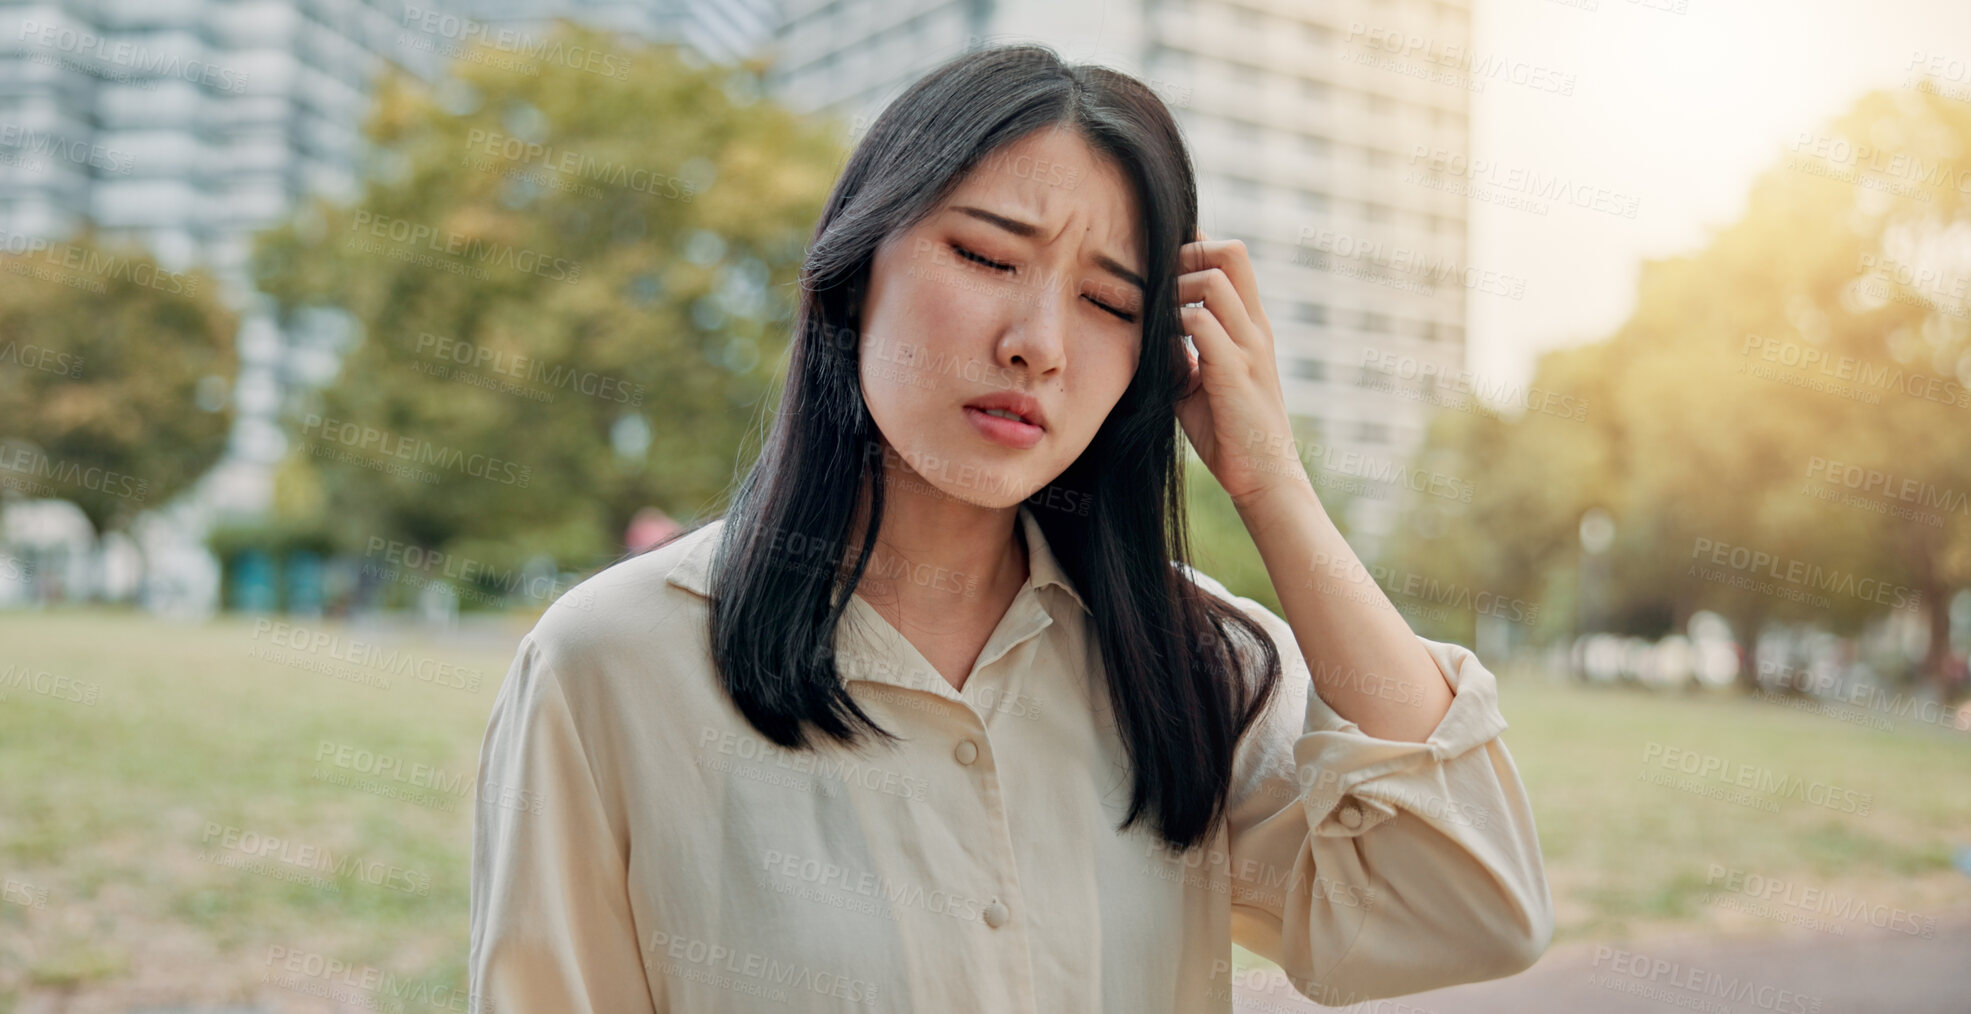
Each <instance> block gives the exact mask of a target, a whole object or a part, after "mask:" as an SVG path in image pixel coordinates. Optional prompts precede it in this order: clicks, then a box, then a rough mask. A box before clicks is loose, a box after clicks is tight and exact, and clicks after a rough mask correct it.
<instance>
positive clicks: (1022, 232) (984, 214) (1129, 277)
mask: <svg viewBox="0 0 1971 1014" xmlns="http://www.w3.org/2000/svg"><path fill="white" fill-rule="evenodd" d="M951 210H953V211H960V212H964V213H965V214H967V215H970V216H972V217H973V218H976V219H980V220H982V221H986V222H991V223H992V224H994V225H996V226H998V227H1000V228H1001V229H1004V230H1006V231H1007V232H1010V233H1012V234H1013V235H1015V236H1023V237H1025V238H1027V239H1032V238H1034V237H1035V236H1038V235H1040V226H1037V225H1035V224H1033V223H1032V222H1022V221H1020V220H1019V219H1016V218H1007V217H1006V216H1005V215H998V214H994V213H992V212H990V211H987V210H985V209H984V208H974V207H972V206H971V205H969V204H954V205H952V206H951ZM1095 263H1096V264H1099V265H1101V266H1102V267H1103V268H1106V269H1108V271H1109V273H1110V274H1113V275H1116V276H1117V277H1120V278H1122V279H1123V280H1125V281H1127V282H1129V283H1130V284H1131V285H1134V286H1136V287H1137V288H1138V289H1142V290H1145V291H1147V290H1148V289H1149V286H1148V285H1146V284H1144V282H1143V276H1141V275H1139V274H1137V273H1136V272H1134V271H1131V270H1129V269H1128V268H1126V267H1123V266H1122V265H1121V264H1119V263H1117V262H1116V260H1115V258H1113V257H1110V256H1109V255H1108V254H1105V253H1097V254H1096V255H1095Z"/></svg>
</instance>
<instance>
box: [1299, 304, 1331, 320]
mask: <svg viewBox="0 0 1971 1014" xmlns="http://www.w3.org/2000/svg"><path fill="white" fill-rule="evenodd" d="M1298 311H1299V312H1298V314H1297V316H1298V317H1299V318H1300V320H1301V322H1302V323H1306V324H1326V323H1327V322H1328V308H1327V307H1325V306H1323V305H1321V304H1320V303H1301V304H1298Z"/></svg>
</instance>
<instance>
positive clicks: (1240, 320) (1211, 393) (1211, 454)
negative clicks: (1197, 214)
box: [1177, 229, 1312, 510]
mask: <svg viewBox="0 0 1971 1014" xmlns="http://www.w3.org/2000/svg"><path fill="white" fill-rule="evenodd" d="M1177 263H1178V271H1179V274H1178V276H1177V296H1178V301H1179V302H1180V303H1195V302H1198V301H1200V300H1202V301H1203V303H1204V305H1203V306H1183V307H1180V309H1179V314H1180V315H1181V316H1182V318H1183V321H1184V329H1185V330H1186V331H1187V332H1188V333H1189V334H1190V335H1191V338H1192V340H1193V341H1195V342H1196V343H1197V351H1196V352H1190V351H1188V350H1187V351H1186V353H1185V354H1186V356H1188V357H1189V359H1190V361H1191V379H1190V383H1189V384H1188V385H1187V386H1186V387H1185V392H1186V393H1185V396H1184V398H1183V400H1182V401H1179V402H1178V403H1177V419H1178V421H1179V422H1181V423H1182V424H1183V426H1184V433H1185V435H1186V436H1188V437H1189V438H1190V440H1191V446H1193V447H1195V448H1197V450H1198V457H1199V458H1200V459H1202V460H1203V461H1204V463H1205V467H1207V468H1209V469H1211V474H1212V475H1213V476H1214V477H1215V478H1217V479H1218V484H1219V485H1220V486H1223V487H1224V488H1225V492H1227V493H1229V494H1231V496H1232V503H1233V504H1234V505H1236V506H1238V507H1239V508H1240V509H1241V510H1243V509H1244V508H1245V507H1246V506H1248V505H1249V504H1251V503H1252V502H1254V501H1256V500H1260V499H1263V498H1265V497H1266V495H1267V494H1269V493H1271V492H1273V491H1274V490H1278V489H1293V488H1296V487H1298V488H1300V489H1305V490H1311V489H1312V484H1311V483H1310V482H1309V481H1308V478H1307V472H1306V470H1305V469H1304V468H1303V467H1302V466H1301V463H1300V459H1299V453H1298V449H1297V448H1295V446H1294V443H1293V427H1292V425H1291V423H1290V422H1289V421H1288V418H1287V404H1286V395H1285V394H1284V393H1282V391H1281V389H1280V368H1279V363H1278V361H1277V360H1276V359H1275V358H1274V356H1273V327H1272V325H1271V324H1268V323H1267V321H1266V313H1265V311H1264V310H1261V309H1260V307H1259V288H1258V283H1257V282H1256V281H1255V279H1254V276H1253V270H1252V261H1251V260H1250V259H1249V258H1248V257H1247V256H1246V245H1245V244H1244V243H1243V242H1241V241H1239V240H1236V239H1222V240H1211V239H1206V238H1205V235H1204V230H1203V229H1199V230H1198V233H1197V239H1196V240H1194V241H1193V242H1190V243H1186V244H1184V245H1183V247H1181V248H1180V249H1179V250H1178V262H1177Z"/></svg>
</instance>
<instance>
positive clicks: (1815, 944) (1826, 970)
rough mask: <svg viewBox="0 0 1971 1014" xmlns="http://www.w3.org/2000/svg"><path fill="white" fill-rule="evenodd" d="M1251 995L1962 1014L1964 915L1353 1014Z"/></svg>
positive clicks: (1969, 921) (1719, 1013)
mask: <svg viewBox="0 0 1971 1014" xmlns="http://www.w3.org/2000/svg"><path fill="white" fill-rule="evenodd" d="M1659 962H1660V964H1659ZM1253 985H1254V986H1255V987H1257V988H1247V989H1242V990H1239V991H1238V992H1237V993H1235V994H1234V1002H1233V1009H1234V1010H1235V1011H1236V1012H1238V1014H1309V1012H1316V1011H1338V1010H1340V1011H1353V1012H1359V1014H1668V1012H1672V1011H1688V1012H1696V1014H1850V1012H1854V1014H1967V1012H1971V912H1959V913H1955V914H1953V915H1950V916H1946V917H1940V918H1938V920H1937V925H1936V932H1935V934H1934V935H1933V936H1932V937H1931V938H1930V939H1928V940H1925V939H1922V938H1921V937H1916V936H1909V935H1905V934H1901V933H1888V932H1884V931H1879V930H1871V931H1870V932H1869V933H1868V934H1867V935H1863V934H1859V933H1855V932H1853V931H1850V933H1849V934H1848V935H1847V936H1837V935H1835V934H1832V933H1820V932H1813V931H1797V932H1793V933H1789V934H1788V935H1786V936H1778V937H1772V938H1768V939H1762V940H1723V941H1720V940H1706V939H1702V938H1681V939H1676V940H1667V941H1663V942H1658V943H1640V944H1633V945H1629V946H1627V947H1622V948H1618V947H1616V946H1615V945H1612V944H1600V945H1597V944H1592V943H1574V944H1567V945H1563V946H1557V947H1554V948H1552V949H1551V950H1549V951H1548V952H1547V954H1546V955H1545V956H1544V957H1542V958H1541V959H1540V961H1539V963H1538V964H1536V965H1534V966H1533V967H1532V968H1529V969H1527V970H1526V971H1524V972H1521V973H1520V974H1518V975H1515V976H1512V977H1511V978H1507V979H1497V980H1494V981H1492V982H1478V983H1472V984H1470V985H1465V986H1455V987H1452V988H1450V989H1439V990H1433V991H1431V992H1428V993H1417V994H1415V995H1412V996H1406V997H1399V998H1394V999H1388V1000H1374V1001H1368V1002H1364V1003H1359V1004H1356V1005H1354V1006H1351V1007H1320V1006H1316V1005H1315V1004H1313V1003H1311V1002H1309V1001H1308V1000H1306V999H1305V998H1303V997H1301V996H1299V995H1298V994H1296V993H1295V992H1294V991H1293V989H1292V988H1291V987H1290V986H1288V985H1287V983H1286V980H1285V979H1283V978H1279V975H1278V973H1277V972H1276V973H1273V975H1272V977H1271V978H1270V981H1268V982H1264V983H1259V982H1255V983H1254V984H1253ZM1741 988H1743V989H1745V992H1743V993H1741V992H1740V990H1741ZM1734 997H1737V998H1738V999H1733V998H1734ZM1816 1001H1818V1006H1816V1005H1815V1002H1816Z"/></svg>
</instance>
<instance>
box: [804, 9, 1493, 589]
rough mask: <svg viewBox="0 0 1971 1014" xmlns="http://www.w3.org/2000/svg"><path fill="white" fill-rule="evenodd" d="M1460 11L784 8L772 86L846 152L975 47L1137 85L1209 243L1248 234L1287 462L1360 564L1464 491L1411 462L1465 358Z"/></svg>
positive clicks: (1466, 53)
mask: <svg viewBox="0 0 1971 1014" xmlns="http://www.w3.org/2000/svg"><path fill="white" fill-rule="evenodd" d="M1470 37H1471V13H1470V7H1469V5H1468V3H1466V2H1464V0H1459V2H1455V3H1442V2H1432V0H1320V2H1316V0H1244V2H1238V0H1134V2H1116V0H862V2H857V3H848V2H843V0H786V2H785V5H784V8H783V19H782V21H781V23H780V25H779V28H778V30H777V31H776V34H775V37H774V41H773V46H772V49H771V50H770V51H769V57H770V59H771V60H772V61H773V62H772V66H771V70H770V71H769V77H768V87H769V88H770V89H771V90H772V91H773V92H774V94H775V95H776V96H777V97H778V98H779V99H780V100H781V101H782V102H784V103H786V104H788V105H790V106H793V107H794V108H796V109H799V110H802V111H805V112H812V113H816V114H823V115H832V116H834V117H837V118H838V119H839V121H840V122H841V123H842V125H843V127H844V129H845V130H846V131H847V132H848V135H849V136H848V137H847V138H845V140H850V141H852V140H853V139H854V137H855V136H857V135H859V134H860V132H861V131H862V130H865V129H866V128H867V126H868V125H869V124H870V123H871V122H873V120H874V118H875V116H876V115H877V114H878V113H880V112H881V110H882V109H883V107H884V106H885V105H887V104H888V103H889V101H890V100H891V99H893V98H895V97H896V96H897V95H898V94H899V93H900V92H901V91H902V89H903V88H904V87H905V86H906V85H908V84H909V83H910V82H911V81H913V80H915V79H916V78H918V77H919V76H921V75H923V74H924V73H925V72H926V71H929V70H930V69H932V68H933V67H935V66H937V65H938V64H940V63H942V62H944V61H945V60H947V59H949V58H951V57H952V56H955V55H957V54H959V53H961V52H964V51H966V50H968V49H972V48H977V47H979V46H981V45H988V44H1004V43H1011V42H1021V41H1034V42H1041V43H1045V44H1046V45H1048V46H1051V47H1052V48H1054V49H1055V50H1056V51H1057V52H1059V53H1060V54H1061V56H1062V57H1063V58H1064V59H1067V60H1070V61H1088V62H1095V63H1100V64H1104V65H1107V66H1111V67H1115V68H1117V69H1119V70H1123V71H1127V72H1129V73H1131V74H1134V75H1136V76H1138V77H1140V78H1142V79H1144V80H1145V81H1146V82H1147V83H1149V85H1150V86H1151V88H1152V89H1154V90H1155V91H1157V92H1158V93H1159V94H1160V95H1161V96H1162V97H1163V98H1164V100H1165V102H1166V104H1168V105H1169V106H1170V107H1171V109H1172V111H1173V113H1174V114H1175V115H1176V117H1177V119H1178V121H1179V123H1180V124H1181V125H1182V127H1183V129H1184V133H1185V136H1186V137H1187V138H1188V140H1189V141H1190V143H1191V155H1192V158H1193V160H1194V162H1195V164H1196V167H1197V171H1198V185H1199V192H1200V193H1199V198H1200V203H1201V209H1200V214H1201V218H1202V223H1203V227H1204V229H1205V232H1206V233H1207V234H1208V235H1209V236H1211V237H1213V238H1228V237H1236V238H1238V239H1241V240H1243V241H1245V243H1246V245H1247V248H1248V249H1249V251H1250V252H1251V255H1252V259H1253V262H1254V268H1255V271H1256V272H1257V275H1258V281H1259V288H1260V293H1261V298H1262V300H1263V301H1264V306H1265V309H1266V313H1267V316H1268V318H1269V320H1270V321H1271V322H1272V324H1273V330H1274V332H1275V338H1276V341H1277V349H1278V354H1279V360H1280V367H1281V377H1282V383H1283V386H1284V388H1285V393H1286V396H1287V403H1288V409H1289V411H1290V412H1292V413H1293V414H1294V415H1296V416H1297V417H1299V419H1300V420H1304V421H1305V422H1306V423H1309V424H1311V428H1312V430H1313V431H1314V432H1315V433H1316V434H1317V435H1316V436H1315V437H1314V438H1313V439H1311V440H1310V441H1308V442H1306V443H1304V444H1303V445H1302V446H1301V448H1300V460H1301V461H1302V462H1303V463H1305V465H1306V467H1307V469H1308V471H1309V473H1310V474H1311V475H1312V476H1313V478H1314V479H1315V482H1316V484H1317V489H1319V490H1320V491H1322V494H1323V497H1324V499H1329V500H1339V499H1344V498H1346V499H1350V500H1351V501H1352V502H1351V507H1350V511H1349V514H1348V521H1349V523H1350V525H1351V528H1352V531H1353V535H1354V537H1355V541H1356V548H1357V549H1358V550H1360V551H1362V552H1363V553H1364V555H1365V556H1372V555H1373V553H1374V551H1375V547H1376V546H1377V545H1378V544H1379V542H1380V541H1381V537H1382V536H1384V535H1385V534H1386V533H1387V532H1388V530H1389V528H1390V526H1391V524H1392V523H1393V521H1394V518H1395V516H1396V511H1397V510H1398V509H1399V507H1400V506H1401V505H1402V504H1403V503H1404V502H1406V500H1407V499H1409V498H1413V497H1417V496H1428V495H1438V496H1444V495H1449V496H1451V497H1452V498H1454V499H1455V498H1456V497H1457V496H1458V495H1459V494H1460V492H1461V491H1462V489H1466V488H1469V484H1468V482H1466V480H1464V479H1463V478H1461V477H1451V476H1430V475H1429V474H1428V473H1427V472H1424V471H1421V470H1415V468H1414V463H1413V461H1412V455H1413V453H1414V451H1415V450H1416V448H1417V447H1418V446H1419V444H1420V442H1421V440H1422V437H1423V428H1424V425H1425V423H1426V422H1427V421H1428V418H1429V415H1430V413H1431V412H1432V411H1434V410H1435V407H1434V403H1435V402H1436V401H1438V400H1441V399H1440V395H1439V394H1438V393H1437V392H1436V391H1435V390H1434V389H1433V385H1432V383H1431V382H1430V380H1429V379H1428V378H1430V377H1431V376H1433V375H1434V376H1436V377H1441V378H1443V379H1444V381H1445V386H1447V387H1449V386H1455V384H1456V382H1457V380H1458V378H1459V376H1460V372H1461V371H1462V369H1463V365H1464V361H1465V348H1464V335H1465V328H1464V322H1465V300H1466V294H1467V292H1468V291H1470V286H1471V285H1472V282H1471V281H1470V279H1472V278H1473V277H1480V276H1481V275H1482V273H1476V272H1473V271H1471V270H1469V269H1468V266H1467V265H1466V264H1465V248H1466V244H1465V218H1466V216H1465V201H1464V198H1463V197H1462V196H1460V194H1459V193H1458V192H1457V191H1456V190H1455V188H1454V187H1450V186H1446V185H1445V181H1444V180H1443V178H1442V176H1441V174H1440V173H1438V172H1436V171H1435V170H1436V169H1441V166H1442V164H1443V161H1444V159H1446V158H1462V157H1463V156H1464V153H1465V152H1467V151H1468V150H1469V148H1468V143H1469V129H1468V117H1467V109H1468V104H1469V103H1468V96H1469V95H1470V93H1471V91H1473V90H1476V89H1477V88H1482V87H1484V83H1483V82H1482V81H1480V80H1479V78H1480V77H1481V76H1482V74H1483V72H1484V70H1483V68H1482V67H1480V68H1474V67H1473V66H1472V53H1471V49H1470V44H1469V43H1470Z"/></svg>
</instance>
